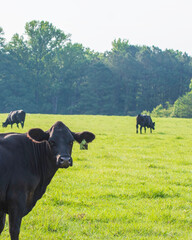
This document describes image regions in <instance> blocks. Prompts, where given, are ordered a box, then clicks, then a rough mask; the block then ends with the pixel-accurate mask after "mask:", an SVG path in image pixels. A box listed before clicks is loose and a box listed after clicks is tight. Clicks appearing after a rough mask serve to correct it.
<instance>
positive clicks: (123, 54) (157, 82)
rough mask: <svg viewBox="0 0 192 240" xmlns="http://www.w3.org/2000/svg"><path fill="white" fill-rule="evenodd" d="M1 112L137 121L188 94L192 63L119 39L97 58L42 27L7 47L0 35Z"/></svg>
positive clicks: (186, 58) (179, 55) (38, 24)
mask: <svg viewBox="0 0 192 240" xmlns="http://www.w3.org/2000/svg"><path fill="white" fill-rule="evenodd" d="M0 30H1V31H0V88H1V92H0V100H1V104H0V112H10V111H11V110H12V109H24V110H25V111H26V112H30V113H55V114H57V113H58V114H107V115H136V114H137V113H139V112H141V111H142V110H144V109H146V110H149V111H151V110H152V109H153V108H154V107H156V106H157V105H159V104H162V105H164V104H165V103H166V102H167V101H168V102H170V104H173V103H174V102H175V101H176V99H178V97H180V96H182V95H183V94H184V93H186V92H187V91H188V90H189V87H188V86H189V83H190V80H191V78H192V64H191V63H192V58H191V57H190V56H188V55H187V54H186V53H182V52H179V51H173V50H165V51H162V50H161V49H159V48H157V47H147V46H134V45H130V44H129V42H128V41H125V40H124V41H122V40H121V39H119V40H115V41H114V42H113V43H112V50H111V51H110V52H105V53H97V52H93V51H90V49H85V48H84V47H83V46H82V45H81V44H77V43H76V44H72V43H71V42H70V36H69V35H65V34H64V33H63V32H62V31H60V30H58V29H56V28H55V27H54V26H52V24H50V23H48V22H44V21H41V22H39V21H32V22H30V23H27V24H26V27H25V30H26V35H27V40H25V39H24V37H23V36H21V37H20V36H19V35H18V34H15V35H14V36H13V38H12V40H11V41H10V42H9V43H8V44H5V42H4V38H3V30H2V29H0Z"/></svg>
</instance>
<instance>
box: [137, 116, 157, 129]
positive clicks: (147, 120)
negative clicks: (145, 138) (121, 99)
mask: <svg viewBox="0 0 192 240" xmlns="http://www.w3.org/2000/svg"><path fill="white" fill-rule="evenodd" d="M138 125H140V133H142V127H144V129H145V133H146V127H147V128H150V132H151V133H152V129H153V130H155V122H152V119H151V117H150V116H147V115H141V114H139V115H138V116H137V118H136V133H138Z"/></svg>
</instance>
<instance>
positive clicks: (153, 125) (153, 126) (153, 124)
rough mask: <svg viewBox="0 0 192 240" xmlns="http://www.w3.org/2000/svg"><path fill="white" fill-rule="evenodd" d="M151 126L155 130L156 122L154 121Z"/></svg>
mask: <svg viewBox="0 0 192 240" xmlns="http://www.w3.org/2000/svg"><path fill="white" fill-rule="evenodd" d="M151 128H152V129H153V130H155V122H152V123H151Z"/></svg>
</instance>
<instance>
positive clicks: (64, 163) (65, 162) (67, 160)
mask: <svg viewBox="0 0 192 240" xmlns="http://www.w3.org/2000/svg"><path fill="white" fill-rule="evenodd" d="M58 163H59V167H64V168H68V167H69V166H73V160H72V158H71V157H70V156H60V157H59V161H58Z"/></svg>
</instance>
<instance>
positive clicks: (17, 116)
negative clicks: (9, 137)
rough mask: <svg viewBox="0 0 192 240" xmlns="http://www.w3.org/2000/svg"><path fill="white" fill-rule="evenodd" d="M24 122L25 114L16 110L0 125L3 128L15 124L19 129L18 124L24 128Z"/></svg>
mask: <svg viewBox="0 0 192 240" xmlns="http://www.w3.org/2000/svg"><path fill="white" fill-rule="evenodd" d="M24 122H25V112H24V111H23V110H16V111H12V112H10V113H9V115H8V117H7V119H6V121H5V122H4V123H3V124H2V126H3V127H7V125H9V124H10V125H11V128H12V125H13V124H14V123H16V124H17V127H18V128H19V123H21V127H22V128H23V127H24Z"/></svg>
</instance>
